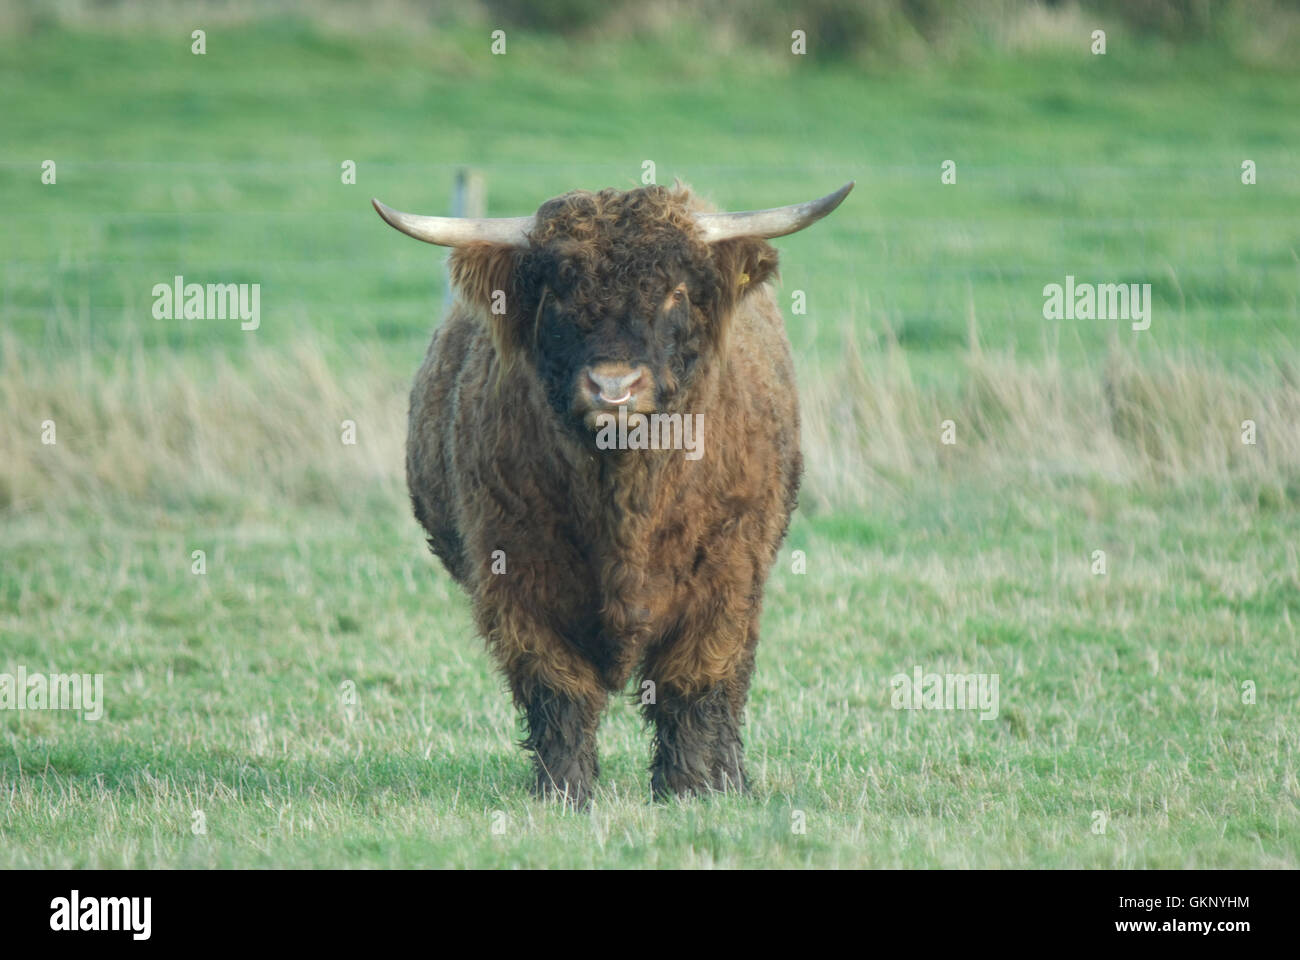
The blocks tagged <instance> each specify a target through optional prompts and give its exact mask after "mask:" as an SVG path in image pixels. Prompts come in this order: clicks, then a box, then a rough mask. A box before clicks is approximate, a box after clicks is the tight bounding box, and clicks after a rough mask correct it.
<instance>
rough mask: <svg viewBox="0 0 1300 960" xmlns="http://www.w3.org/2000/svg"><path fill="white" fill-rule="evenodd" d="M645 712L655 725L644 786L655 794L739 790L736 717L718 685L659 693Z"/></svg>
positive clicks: (740, 750)
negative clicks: (657, 697)
mask: <svg viewBox="0 0 1300 960" xmlns="http://www.w3.org/2000/svg"><path fill="white" fill-rule="evenodd" d="M646 714H647V716H648V718H649V719H650V720H651V721H652V722H653V723H654V727H655V738H654V759H653V760H652V761H651V764H650V788H651V789H652V790H653V791H654V795H655V796H656V797H657V798H664V797H668V796H673V795H677V796H685V795H690V794H701V795H703V794H708V793H714V792H718V793H722V792H726V791H743V790H744V789H745V763H744V759H745V758H744V745H743V744H742V743H741V739H740V722H741V718H740V716H739V715H738V713H737V712H735V711H733V710H732V707H731V702H730V699H729V698H728V696H727V692H726V689H725V688H724V687H721V686H716V687H713V688H711V689H709V690H706V691H702V692H697V693H691V694H677V693H674V692H673V691H672V690H671V689H669V690H666V691H663V692H662V695H661V696H660V698H659V700H658V702H657V703H655V704H653V705H647V708H646Z"/></svg>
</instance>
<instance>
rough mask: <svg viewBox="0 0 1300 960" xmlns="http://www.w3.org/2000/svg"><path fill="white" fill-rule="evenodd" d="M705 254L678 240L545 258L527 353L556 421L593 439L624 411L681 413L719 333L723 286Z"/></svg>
mask: <svg viewBox="0 0 1300 960" xmlns="http://www.w3.org/2000/svg"><path fill="white" fill-rule="evenodd" d="M642 239H650V238H648V237H643V238H642ZM699 246H700V247H701V248H702V249H700V250H694V251H693V250H692V247H693V244H692V243H691V241H690V239H689V238H688V237H686V236H685V235H679V236H676V237H671V238H668V242H663V241H662V240H661V242H658V243H656V242H654V241H653V240H652V241H651V242H650V243H648V244H645V245H644V246H642V245H641V244H638V243H636V242H635V240H630V241H629V242H628V244H627V245H626V246H625V247H624V248H623V249H618V250H612V251H610V250H596V249H592V245H591V244H583V243H574V242H570V241H563V240H561V241H559V242H557V243H554V244H551V245H550V246H549V248H545V249H543V250H542V251H540V256H539V257H538V261H539V262H538V263H537V264H536V268H537V269H538V271H539V276H538V277H537V288H538V290H539V291H540V292H539V294H538V297H537V307H536V311H535V315H534V318H533V321H534V338H533V342H532V344H530V345H529V346H530V347H531V361H532V363H533V364H534V367H535V370H536V372H537V375H538V377H539V378H540V380H541V382H542V384H543V386H544V387H545V390H546V396H547V400H548V401H549V403H550V405H551V407H552V409H553V410H554V411H555V412H556V413H557V414H558V415H560V416H561V417H564V418H566V419H570V420H572V421H573V422H574V423H575V424H577V423H581V424H583V425H584V426H585V427H587V428H588V429H594V428H596V427H597V426H598V421H599V418H600V414H602V413H614V412H617V410H618V408H619V407H624V406H625V407H626V408H627V412H628V413H653V412H661V411H662V412H675V411H678V410H680V409H681V408H680V404H682V403H683V402H685V397H686V396H688V395H689V390H690V387H691V386H692V385H693V384H694V382H695V381H696V379H697V377H698V376H699V374H700V373H701V371H702V368H703V367H704V366H706V365H707V363H708V362H709V361H710V360H711V359H712V357H713V355H714V353H715V352H716V348H717V346H718V337H717V335H718V333H719V331H720V329H721V322H720V318H719V317H718V316H717V314H716V311H715V301H716V300H717V289H718V285H719V280H720V278H719V277H718V275H717V271H716V269H714V267H713V265H712V264H711V263H710V261H709V258H708V257H707V248H703V245H699ZM693 253H694V254H695V255H694V256H692V254H693Z"/></svg>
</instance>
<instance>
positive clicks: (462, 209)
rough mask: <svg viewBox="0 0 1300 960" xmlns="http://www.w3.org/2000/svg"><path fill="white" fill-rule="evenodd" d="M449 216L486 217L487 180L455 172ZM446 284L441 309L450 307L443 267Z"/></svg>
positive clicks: (465, 170) (474, 173) (464, 171)
mask: <svg viewBox="0 0 1300 960" xmlns="http://www.w3.org/2000/svg"><path fill="white" fill-rule="evenodd" d="M451 215H452V216H453V217H485V216H487V179H486V178H485V177H484V176H483V174H481V173H479V172H478V171H477V170H471V169H469V168H468V167H461V168H460V169H459V170H457V171H456V182H455V183H454V184H453V185H452V188H451ZM443 271H444V273H446V276H447V282H446V284H445V285H444V286H443V289H442V308H443V312H444V313H445V312H446V311H447V310H448V309H450V307H451V301H452V293H451V272H450V270H448V269H447V268H446V267H445V266H444V267H443Z"/></svg>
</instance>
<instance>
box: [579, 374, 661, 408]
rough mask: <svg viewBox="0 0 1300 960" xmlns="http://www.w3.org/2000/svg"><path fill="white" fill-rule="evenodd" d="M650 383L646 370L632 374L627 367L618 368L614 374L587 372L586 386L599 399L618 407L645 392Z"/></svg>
mask: <svg viewBox="0 0 1300 960" xmlns="http://www.w3.org/2000/svg"><path fill="white" fill-rule="evenodd" d="M648 382H649V381H648V378H647V376H646V371H645V369H644V368H640V369H637V370H633V371H631V372H628V371H627V368H626V367H620V368H617V369H616V370H615V371H613V372H606V371H604V370H601V369H599V368H592V369H590V370H588V371H587V380H586V385H587V389H588V391H590V392H591V393H594V394H595V395H596V398H597V399H599V400H601V401H603V402H604V403H609V404H616V405H617V404H621V403H626V402H627V401H628V400H630V399H631V398H632V395H633V394H634V393H637V392H639V391H640V390H643V389H644V388H645V386H646V384H647V383H648Z"/></svg>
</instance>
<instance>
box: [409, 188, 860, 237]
mask: <svg viewBox="0 0 1300 960" xmlns="http://www.w3.org/2000/svg"><path fill="white" fill-rule="evenodd" d="M856 182H857V181H855V180H850V181H849V182H848V183H846V184H844V186H842V187H840V188H839V189H838V190H836V191H835V192H834V193H828V194H827V195H826V196H824V197H822V198H821V199H820V200H810V201H808V202H807V203H795V204H791V205H790V206H788V207H773V208H772V209H770V210H748V211H746V212H745V213H697V214H696V215H695V224H696V226H698V227H699V228H700V233H702V234H703V235H704V239H705V240H706V241H707V242H708V243H714V242H716V241H718V240H726V239H728V238H730V237H762V238H765V239H767V238H771V237H784V236H785V235H786V234H789V233H797V232H798V231H800V230H802V229H803V228H804V227H806V226H808V225H809V224H812V223H816V222H817V221H818V220H820V219H821V218H822V217H824V216H826V214H828V213H830V212H831V211H832V210H834V209H835V208H836V207H838V206H839V205H840V203H841V202H842V201H843V200H844V198H845V197H847V196H848V195H849V191H850V190H852V189H853V185H854V184H855V183H856ZM390 222H391V221H390ZM394 226H396V224H394ZM398 229H401V228H400V227H399V228H398Z"/></svg>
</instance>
